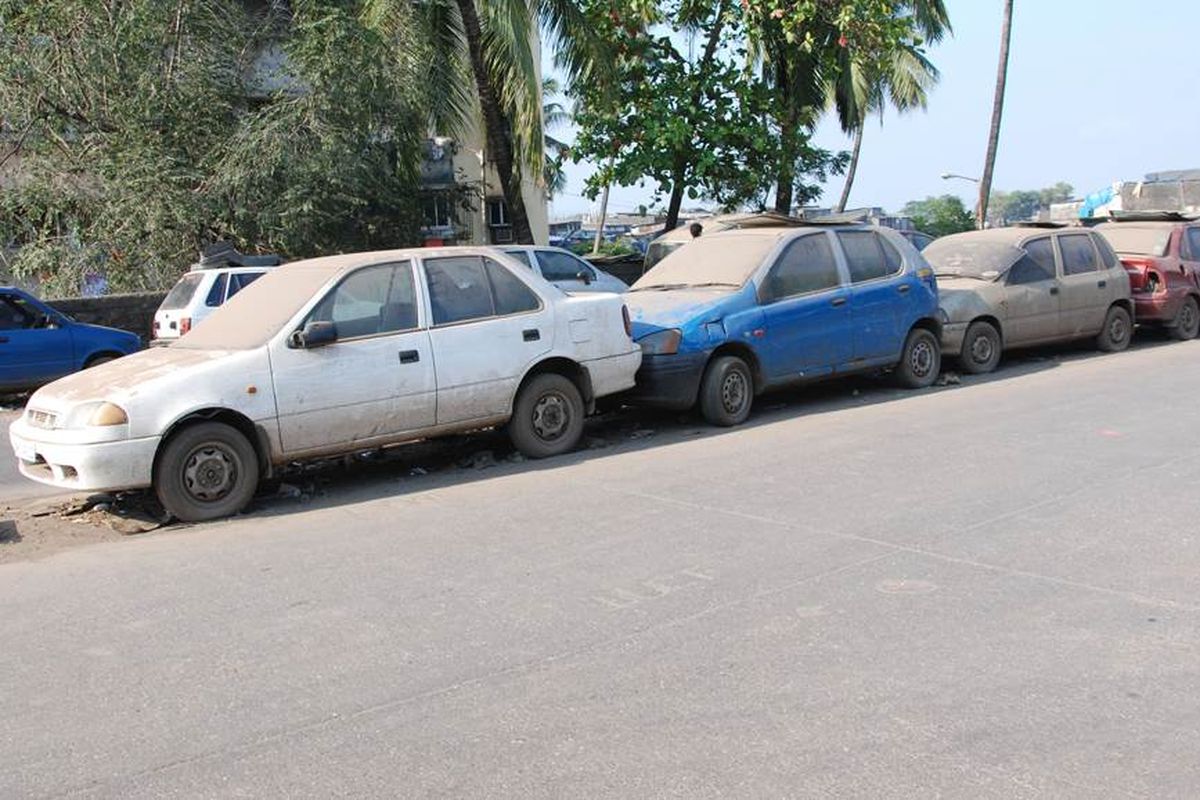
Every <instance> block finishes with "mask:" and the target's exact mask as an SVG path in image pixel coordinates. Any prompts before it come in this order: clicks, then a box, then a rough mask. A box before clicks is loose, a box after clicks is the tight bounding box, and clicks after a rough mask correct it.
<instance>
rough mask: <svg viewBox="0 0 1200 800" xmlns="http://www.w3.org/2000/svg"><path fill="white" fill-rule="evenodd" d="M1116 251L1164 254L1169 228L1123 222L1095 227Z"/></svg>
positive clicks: (1146, 254)
mask: <svg viewBox="0 0 1200 800" xmlns="http://www.w3.org/2000/svg"><path fill="white" fill-rule="evenodd" d="M1096 230H1097V231H1099V232H1100V233H1101V234H1102V235H1103V236H1104V238H1105V239H1107V240H1108V243H1109V244H1110V245H1112V249H1113V250H1116V251H1117V252H1118V253H1134V254H1136V255H1140V256H1165V255H1166V254H1167V247H1168V246H1170V244H1171V229H1170V228H1168V227H1165V226H1162V227H1160V226H1155V227H1153V228H1151V227H1141V226H1137V225H1128V224H1125V223H1121V224H1117V225H1101V226H1099V227H1098V228H1096Z"/></svg>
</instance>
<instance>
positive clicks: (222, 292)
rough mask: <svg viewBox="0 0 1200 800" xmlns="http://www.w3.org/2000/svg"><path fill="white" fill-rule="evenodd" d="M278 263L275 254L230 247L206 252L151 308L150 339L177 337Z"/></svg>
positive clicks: (163, 340)
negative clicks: (253, 253) (255, 253)
mask: <svg viewBox="0 0 1200 800" xmlns="http://www.w3.org/2000/svg"><path fill="white" fill-rule="evenodd" d="M280 263H281V259H280V258H279V256H273V255H271V256H245V255H242V254H241V253H238V252H237V251H236V250H230V249H222V250H220V251H219V252H216V253H212V252H210V253H206V254H205V256H204V257H203V258H201V259H200V263H198V264H196V265H194V266H193V267H192V268H191V270H189V271H188V272H187V274H185V275H184V276H183V277H182V278H180V279H179V281H178V282H177V283H176V284H175V285H174V286H173V287H171V291H170V292H168V293H167V296H166V298H164V299H163V301H162V304H161V305H159V307H158V310H157V311H155V312H154V329H153V339H152V340H151V342H150V343H151V344H152V345H165V344H170V343H171V342H173V341H175V340H177V339H178V338H179V337H180V336H183V335H184V334H185V333H187V332H188V331H190V330H191V329H192V328H194V327H196V326H197V325H199V324H200V323H201V322H202V321H203V320H204V319H205V318H207V317H208V315H209V314H211V313H212V312H213V311H215V310H216V309H217V308H219V307H220V306H221V305H222V304H223V303H224V302H225V301H226V300H228V299H229V298H231V297H233V296H234V295H235V294H237V293H238V292H240V291H241V290H242V289H244V288H246V287H247V286H249V285H250V284H252V283H254V281H255V280H257V279H258V278H260V277H262V275H263V274H264V273H265V272H266V271H267V270H268V269H270V268H271V267H274V266H277V265H278V264H280Z"/></svg>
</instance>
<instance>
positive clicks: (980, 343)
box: [971, 335, 996, 364]
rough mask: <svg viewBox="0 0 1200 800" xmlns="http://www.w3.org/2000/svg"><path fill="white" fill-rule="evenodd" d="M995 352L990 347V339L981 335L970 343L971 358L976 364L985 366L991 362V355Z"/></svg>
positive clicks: (994, 349)
mask: <svg viewBox="0 0 1200 800" xmlns="http://www.w3.org/2000/svg"><path fill="white" fill-rule="evenodd" d="M995 352H996V348H994V347H993V346H992V340H991V338H990V337H988V336H985V335H981V336H976V337H975V339H974V341H972V342H971V358H972V359H974V360H975V363H976V364H986V363H988V362H989V361H991V360H992V355H993V354H994V353H995Z"/></svg>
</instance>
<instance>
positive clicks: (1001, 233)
mask: <svg viewBox="0 0 1200 800" xmlns="http://www.w3.org/2000/svg"><path fill="white" fill-rule="evenodd" d="M1087 232H1088V229H1087V228H1069V227H1068V228H988V229H986V230H982V231H963V232H962V233H954V234H951V235H949V236H943V237H942V239H951V240H955V241H963V240H965V239H970V240H972V241H976V242H995V243H996V244H1012V245H1015V244H1019V243H1020V242H1023V241H1025V240H1027V239H1035V238H1037V237H1039V236H1047V235H1050V234H1053V233H1059V234H1062V233H1087Z"/></svg>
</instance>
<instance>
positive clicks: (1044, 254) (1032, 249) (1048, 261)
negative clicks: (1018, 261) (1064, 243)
mask: <svg viewBox="0 0 1200 800" xmlns="http://www.w3.org/2000/svg"><path fill="white" fill-rule="evenodd" d="M1024 250H1025V255H1026V256H1028V257H1029V258H1030V259H1032V260H1033V263H1034V264H1036V265H1037V266H1038V267H1039V268H1040V269H1041V274H1042V276H1041V277H1037V278H1033V279H1032V280H1028V281H1024V283H1033V282H1034V281H1045V280H1049V279H1050V278H1053V277H1054V276H1055V275H1057V274H1058V268H1057V267H1055V266H1054V245H1053V244H1051V242H1050V237H1049V236H1047V237H1045V238H1043V239H1034V240H1033V241H1031V242H1026V243H1025V247H1024ZM1022 260H1024V259H1022ZM1014 269H1016V268H1015V267H1014ZM1010 274H1011V273H1010ZM1009 283H1012V281H1011V280H1010V281H1009Z"/></svg>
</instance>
